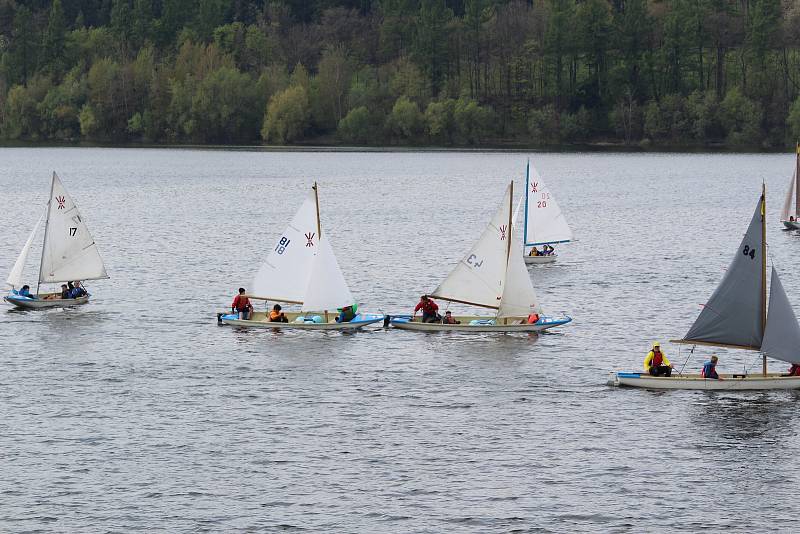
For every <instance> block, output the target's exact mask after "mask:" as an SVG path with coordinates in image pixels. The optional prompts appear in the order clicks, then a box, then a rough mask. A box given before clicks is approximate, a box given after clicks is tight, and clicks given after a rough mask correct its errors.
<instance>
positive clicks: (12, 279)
mask: <svg viewBox="0 0 800 534" xmlns="http://www.w3.org/2000/svg"><path fill="white" fill-rule="evenodd" d="M42 221H44V241H43V243H42V256H41V260H40V262H39V279H38V283H37V288H36V295H34V296H25V295H22V294H20V292H19V290H20V288H21V287H22V277H23V270H24V268H25V263H26V261H27V260H28V253H29V252H30V249H31V245H32V244H33V240H34V237H35V236H36V234H37V233H38V231H39V227H40V226H41V225H42ZM105 278H108V274H107V273H106V268H105V265H104V264H103V260H102V258H101V257H100V252H99V251H98V250H97V245H96V244H95V242H94V239H93V238H92V235H91V234H90V233H89V228H88V227H87V226H86V222H85V221H84V220H83V217H81V214H80V212H79V211H78V207H77V206H76V205H75V202H73V200H72V197H70V196H69V193H67V190H66V189H65V188H64V185H63V184H62V183H61V180H60V179H59V177H58V175H56V173H53V178H52V182H51V184H50V200H49V201H48V203H47V208H46V210H45V213H44V215H42V217H41V218H40V219H39V222H37V223H36V226H34V228H33V231H32V232H31V234H30V236H29V237H28V240H27V241H26V242H25V245H24V246H23V247H22V252H20V254H19V257H18V258H17V261H16V263H14V267H12V269H11V273H10V274H9V275H8V280H7V281H6V283H7V284H8V286H9V287H10V288H11V291H10V292H9V294H8V295H6V296H5V297H3V300H5V301H6V302H8V303H9V304H12V305H14V306H16V307H17V308H23V309H29V310H38V309H44V308H63V307H69V306H78V305H80V304H86V303H87V302H89V295H88V294H87V295H85V296H81V297H78V298H72V299H62V298H60V295H61V293H60V292H53V293H40V292H39V291H40V289H41V285H42V284H61V283H66V282H70V281H75V280H82V281H85V280H101V279H105Z"/></svg>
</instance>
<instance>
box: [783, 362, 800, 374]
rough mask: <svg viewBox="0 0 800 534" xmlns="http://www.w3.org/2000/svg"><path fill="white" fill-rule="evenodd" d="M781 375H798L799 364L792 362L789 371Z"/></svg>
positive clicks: (799, 371)
mask: <svg viewBox="0 0 800 534" xmlns="http://www.w3.org/2000/svg"><path fill="white" fill-rule="evenodd" d="M783 376H800V364H796V363H793V364H792V366H791V367H789V372H788V373H787V374H785V375H783Z"/></svg>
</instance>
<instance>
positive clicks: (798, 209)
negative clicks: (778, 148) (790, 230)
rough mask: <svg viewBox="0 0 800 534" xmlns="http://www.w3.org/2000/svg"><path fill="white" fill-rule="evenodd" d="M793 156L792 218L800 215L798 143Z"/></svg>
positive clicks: (799, 145)
mask: <svg viewBox="0 0 800 534" xmlns="http://www.w3.org/2000/svg"><path fill="white" fill-rule="evenodd" d="M794 151H795V157H794V218H795V220H797V216H798V215H800V143H797V145H796V146H795V150H794Z"/></svg>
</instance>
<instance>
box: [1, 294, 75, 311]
mask: <svg viewBox="0 0 800 534" xmlns="http://www.w3.org/2000/svg"><path fill="white" fill-rule="evenodd" d="M3 300H5V301H6V302H8V303H9V304H11V305H12V306H16V307H17V308H21V309H24V310H44V309H47V308H70V307H72V306H80V305H81V304H86V303H87V302H89V297H88V296H87V297H79V298H76V299H49V300H45V299H29V298H25V297H15V296H7V297H3Z"/></svg>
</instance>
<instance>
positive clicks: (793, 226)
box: [781, 221, 800, 230]
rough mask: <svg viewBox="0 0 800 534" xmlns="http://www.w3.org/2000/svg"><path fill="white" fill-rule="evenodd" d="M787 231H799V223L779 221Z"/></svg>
mask: <svg viewBox="0 0 800 534" xmlns="http://www.w3.org/2000/svg"><path fill="white" fill-rule="evenodd" d="M781 222H783V225H784V226H785V227H786V228H787V229H788V230H800V222H798V221H781Z"/></svg>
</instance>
